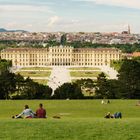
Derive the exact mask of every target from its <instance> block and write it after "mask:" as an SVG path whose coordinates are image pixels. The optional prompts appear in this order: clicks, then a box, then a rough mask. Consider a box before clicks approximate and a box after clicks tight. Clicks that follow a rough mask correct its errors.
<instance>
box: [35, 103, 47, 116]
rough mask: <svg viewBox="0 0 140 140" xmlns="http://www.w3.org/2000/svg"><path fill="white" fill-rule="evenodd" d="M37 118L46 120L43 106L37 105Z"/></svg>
mask: <svg viewBox="0 0 140 140" xmlns="http://www.w3.org/2000/svg"><path fill="white" fill-rule="evenodd" d="M36 117H37V118H46V110H45V109H44V108H43V104H41V103H40V104H39V108H38V109H37V110H36Z"/></svg>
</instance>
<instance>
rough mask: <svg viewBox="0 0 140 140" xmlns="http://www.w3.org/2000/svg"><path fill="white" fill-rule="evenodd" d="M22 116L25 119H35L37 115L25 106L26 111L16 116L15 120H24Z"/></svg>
mask: <svg viewBox="0 0 140 140" xmlns="http://www.w3.org/2000/svg"><path fill="white" fill-rule="evenodd" d="M22 116H23V117H24V118H34V117H35V113H34V112H33V111H32V110H31V109H29V106H28V105H25V106H24V110H23V111H22V112H21V113H20V114H19V115H16V116H15V117H13V118H16V119H18V118H22Z"/></svg>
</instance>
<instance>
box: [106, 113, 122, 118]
mask: <svg viewBox="0 0 140 140" xmlns="http://www.w3.org/2000/svg"><path fill="white" fill-rule="evenodd" d="M105 118H106V119H109V118H115V119H118V118H120V119H121V118H122V113H121V112H116V113H114V114H111V113H110V112H108V113H107V114H106V115H105Z"/></svg>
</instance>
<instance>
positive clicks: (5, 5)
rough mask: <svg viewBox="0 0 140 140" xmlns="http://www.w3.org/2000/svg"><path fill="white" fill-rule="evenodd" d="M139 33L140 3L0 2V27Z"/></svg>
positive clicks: (95, 0)
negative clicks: (128, 29) (129, 28)
mask: <svg viewBox="0 0 140 140" xmlns="http://www.w3.org/2000/svg"><path fill="white" fill-rule="evenodd" d="M128 24H129V25H130V27H131V32H133V33H140V0H0V28H6V29H22V30H26V31H30V32H58V31H63V32H122V31H124V30H127V27H128Z"/></svg>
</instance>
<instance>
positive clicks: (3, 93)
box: [0, 60, 52, 99]
mask: <svg viewBox="0 0 140 140" xmlns="http://www.w3.org/2000/svg"><path fill="white" fill-rule="evenodd" d="M10 67H11V61H6V60H1V61H0V99H50V98H51V94H52V89H51V88H50V87H48V86H44V85H42V84H38V83H36V82H33V80H31V79H30V78H26V79H24V77H23V76H21V75H20V74H17V75H16V74H14V73H11V72H9V68H10Z"/></svg>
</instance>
